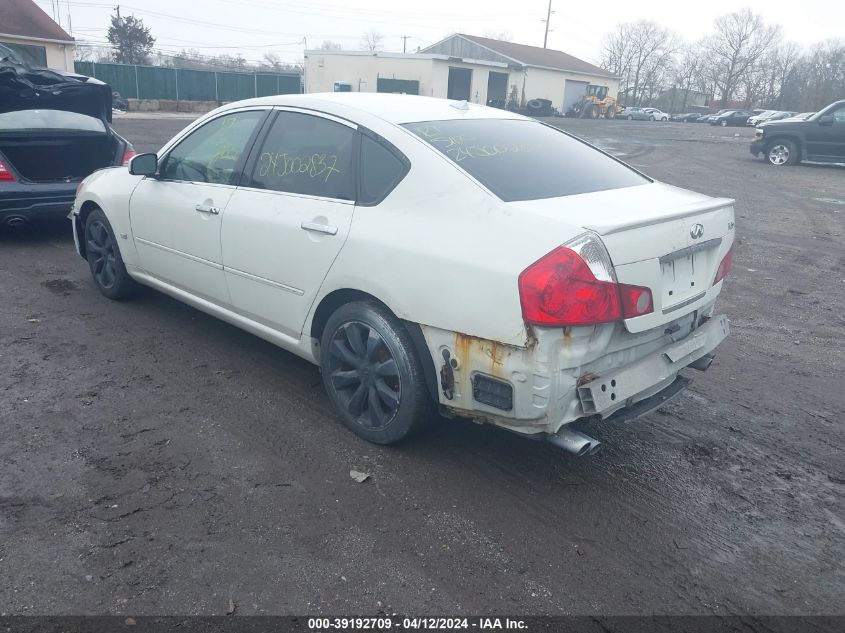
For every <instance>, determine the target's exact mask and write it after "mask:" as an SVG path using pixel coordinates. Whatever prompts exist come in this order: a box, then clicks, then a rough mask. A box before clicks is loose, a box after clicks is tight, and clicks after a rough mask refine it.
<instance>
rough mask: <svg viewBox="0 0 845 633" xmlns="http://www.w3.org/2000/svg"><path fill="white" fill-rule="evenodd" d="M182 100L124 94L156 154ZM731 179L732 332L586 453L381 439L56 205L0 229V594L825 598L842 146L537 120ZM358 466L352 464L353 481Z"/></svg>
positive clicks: (843, 531)
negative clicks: (713, 354)
mask: <svg viewBox="0 0 845 633" xmlns="http://www.w3.org/2000/svg"><path fill="white" fill-rule="evenodd" d="M187 122H188V121H187V120H186V119H173V118H170V119H166V118H161V119H143V118H131V119H129V118H127V119H119V120H117V121H116V124H115V125H116V128H117V130H118V131H119V132H120V133H121V134H123V135H125V136H126V137H127V138H129V139H130V140H131V141H132V142H134V143H135V145H136V148H137V149H139V150H141V151H145V150H154V149H157V148H158V147H159V146H160V145H161V144H162V143H163V142H164V141H165V140H166V139H167V138H169V137H170V136H171V135H172V134H174V133H175V132H176V131H178V130H179V129H180V128H181V127H182V126H184V125H186V124H187ZM553 122H554V123H555V124H558V125H561V126H562V127H564V128H566V129H570V130H572V131H573V132H574V133H576V134H578V135H580V136H583V137H584V138H586V139H588V140H590V141H592V142H594V143H596V144H598V145H599V146H601V147H603V148H605V149H607V150H608V151H611V152H613V153H615V154H617V155H619V156H621V157H622V158H623V159H624V160H626V161H628V162H630V163H632V164H633V165H634V166H636V167H638V168H639V169H641V170H643V171H644V172H646V173H647V174H649V175H651V176H653V177H655V178H658V179H660V180H663V181H666V182H668V183H671V184H675V185H679V186H681V187H687V188H691V189H695V190H698V191H702V192H704V193H708V194H713V195H722V196H728V197H733V198H735V199H736V211H737V231H738V240H739V243H738V245H737V250H736V256H735V258H734V268H733V271H732V272H731V275H730V277H729V280H728V282H727V283H726V286H725V290H724V291H723V293H722V298H721V301H720V304H719V311H720V312H724V313H727V314H728V315H729V317H730V319H731V322H732V329H733V333H732V336H731V337H730V338H729V339H728V340H727V341H725V342H724V343H723V344H722V346H721V347H720V348H719V350H718V356H717V359H716V361H715V363H714V364H713V366H712V367H711V369H710V370H709V371H708V372H707V373H705V374H699V373H697V372H693V373H692V374H691V375H692V377H693V378H695V381H694V383H693V384H692V386H691V388H690V389H689V390H688V391H687V392H685V394H684V395H682V396H681V397H680V398H678V399H677V400H675V401H674V402H672V403H670V404H669V405H667V406H666V407H665V409H664V410H661V411H659V412H658V413H655V414H652V415H651V416H649V417H647V418H644V419H642V420H639V421H637V422H635V423H632V424H628V425H624V426H617V425H608V424H605V425H598V426H596V427H594V428H593V429H592V434H594V435H596V436H597V437H599V438H600V439H601V440H602V441H603V442H604V451H603V452H602V453H600V454H599V455H598V456H596V457H593V458H581V459H578V458H574V457H570V456H568V455H567V454H564V453H562V452H560V451H558V450H556V449H554V448H553V447H551V446H546V445H540V444H536V443H533V442H528V441H525V440H522V439H520V438H518V437H515V436H514V435H511V434H508V433H506V432H502V431H498V430H496V429H493V428H489V427H479V426H476V425H474V424H472V423H469V422H464V421H448V422H442V423H440V424H438V425H436V426H435V428H434V429H433V430H432V431H431V432H428V433H426V434H425V435H423V436H422V437H419V438H417V439H416V440H415V441H413V442H411V443H408V444H405V445H402V446H400V447H394V448H385V447H377V446H373V445H369V444H367V443H365V442H364V441H362V440H359V439H357V438H356V437H355V436H353V435H352V434H351V433H349V432H348V431H346V430H345V429H344V428H343V427H342V425H341V424H340V423H339V422H338V420H337V419H336V418H335V417H334V415H333V414H332V411H331V409H330V408H329V404H328V401H327V399H326V397H325V396H324V394H323V390H322V388H321V385H320V377H319V374H318V372H317V369H316V368H315V367H313V366H311V365H309V364H307V363H306V362H304V361H301V360H299V359H297V358H295V357H294V356H292V355H290V354H287V353H285V352H283V351H281V350H279V349H277V348H275V347H273V346H272V345H270V344H269V343H266V342H264V341H261V340H259V339H257V338H255V337H253V336H251V335H249V334H246V333H244V332H241V331H239V330H237V329H235V328H234V327H231V326H229V325H226V324H224V323H222V322H220V321H217V320H215V319H213V318H211V317H208V316H206V315H204V314H202V313H200V312H198V311H196V310H193V309H191V308H189V307H186V306H184V305H182V304H180V303H177V302H176V301H174V300H172V299H169V298H167V297H165V296H163V295H161V294H158V293H156V292H153V291H147V292H145V293H143V294H142V296H141V297H140V298H138V299H135V300H133V301H129V302H124V303H117V302H111V301H109V300H107V299H105V298H104V297H102V296H101V295H100V294H99V293H98V292H97V291H96V290H95V288H94V286H93V284H92V282H91V280H90V276H89V272H88V268H87V266H86V264H85V262H84V261H83V260H82V259H80V258H78V257H77V256H76V254H75V253H74V251H73V242H72V239H71V234H70V231H69V226H68V224H67V223H65V222H61V223H57V224H54V225H39V226H31V227H28V228H25V229H24V230H17V231H8V230H6V231H4V232H2V233H0V293H2V294H0V296H2V303H0V306H2V308H0V394H2V396H0V433H2V438H3V439H2V442H0V570H2V572H0V611H2V612H4V613H6V614H34V613H38V614H95V613H113V614H134V615H141V614H167V613H179V614H215V613H216V614H221V613H225V612H226V610H227V608H228V605H229V600H230V599H232V600H233V601H234V602H235V603H236V604H237V609H238V613H239V614H303V613H310V614H318V613H331V614H351V613H357V614H377V613H391V612H394V611H395V612H399V613H406V614H417V615H419V614H427V615H431V614H442V615H452V614H458V613H484V614H490V613H501V614H592V613H603V614H651V613H658V614H750V615H752V616H753V615H761V614H845V602H843V601H842V596H843V595H845V568H843V560H845V504H843V492H845V458H843V438H844V437H845V432H844V431H843V420H844V419H845V388H844V387H845V381H843V375H845V367H844V365H845V354H844V353H843V340H845V337H844V336H843V334H845V316H843V315H845V170H843V169H840V168H829V167H812V166H801V167H796V168H779V169H778V168H773V167H770V166H767V165H765V164H764V163H763V162H762V161H760V160H758V159H754V158H753V157H752V156H751V155H750V154H749V152H748V143H749V140H750V137H751V130H749V129H735V128H728V129H726V130H725V129H720V128H711V127H710V126H706V125H700V124H686V125H685V124H675V123H663V124H661V123H648V122H642V123H640V122H622V121H569V120H562V119H555V120H553ZM350 469H356V470H360V471H364V472H367V473H370V475H371V478H370V480H369V481H366V482H365V483H363V484H359V483H356V482H355V481H353V480H352V479H350V476H349V471H350Z"/></svg>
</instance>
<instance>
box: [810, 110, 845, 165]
mask: <svg viewBox="0 0 845 633" xmlns="http://www.w3.org/2000/svg"><path fill="white" fill-rule="evenodd" d="M825 114H826V115H832V116H833V122H832V123H819V122H818V121H808V122H807V123H806V124H805V127H806V128H807V132H806V135H807V136H806V138H807V157H808V158H809V159H810V160H814V159H821V160H828V161H830V160H835V161H840V162H841V161H845V105H842V106H839V107H838V108H836V109H835V110H833V111H832V112H826V113H825Z"/></svg>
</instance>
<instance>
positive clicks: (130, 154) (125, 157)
mask: <svg viewBox="0 0 845 633" xmlns="http://www.w3.org/2000/svg"><path fill="white" fill-rule="evenodd" d="M137 155H138V152H136V151H135V150H134V149H128V150H126V151H125V152H123V166H124V167H126V166H127V165H128V164H129V159H130V158H132V157H133V156H137Z"/></svg>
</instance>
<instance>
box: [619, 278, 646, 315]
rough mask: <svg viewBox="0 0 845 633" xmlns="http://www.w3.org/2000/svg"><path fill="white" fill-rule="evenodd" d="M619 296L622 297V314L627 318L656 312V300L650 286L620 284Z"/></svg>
mask: <svg viewBox="0 0 845 633" xmlns="http://www.w3.org/2000/svg"><path fill="white" fill-rule="evenodd" d="M619 296H620V298H621V299H622V314H623V315H624V316H625V318H626V319H632V318H634V317H638V316H642V315H644V314H649V313H651V312H654V300H653V299H652V297H651V290H650V289H648V288H644V287H643V286H629V285H628V284H619Z"/></svg>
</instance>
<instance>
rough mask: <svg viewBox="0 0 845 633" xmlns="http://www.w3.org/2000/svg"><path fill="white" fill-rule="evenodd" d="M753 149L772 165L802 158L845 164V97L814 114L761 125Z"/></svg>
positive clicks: (815, 161)
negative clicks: (804, 118) (803, 118)
mask: <svg viewBox="0 0 845 633" xmlns="http://www.w3.org/2000/svg"><path fill="white" fill-rule="evenodd" d="M751 153H752V154H754V155H755V156H759V155H760V154H762V155H763V156H764V158H765V159H766V160H767V161H768V162H769V163H770V164H772V165H775V166H781V165H797V164H798V163H800V162H802V161H806V162H813V163H825V164H845V101H837V102H835V103H832V104H830V105H829V106H828V107H826V108H824V109H823V110H820V111H819V112H817V113H816V114H813V115H811V116H810V117H808V118H807V119H806V120H802V119H799V118H792V119H783V120H781V121H771V122H766V123H763V124H762V125H760V127H758V128H757V130H756V134H755V137H754V140H753V141H752V142H751Z"/></svg>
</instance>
